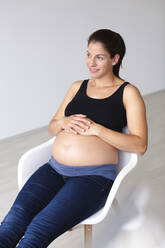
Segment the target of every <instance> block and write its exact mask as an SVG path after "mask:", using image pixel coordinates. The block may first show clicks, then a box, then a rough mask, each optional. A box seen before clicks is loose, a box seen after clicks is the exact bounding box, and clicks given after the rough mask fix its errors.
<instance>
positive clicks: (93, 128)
mask: <svg viewBox="0 0 165 248" xmlns="http://www.w3.org/2000/svg"><path fill="white" fill-rule="evenodd" d="M87 119H88V120H89V121H90V124H89V126H88V128H87V129H86V128H84V129H83V130H77V134H81V135H96V128H97V123H96V122H94V121H92V120H91V119H89V118H87Z"/></svg>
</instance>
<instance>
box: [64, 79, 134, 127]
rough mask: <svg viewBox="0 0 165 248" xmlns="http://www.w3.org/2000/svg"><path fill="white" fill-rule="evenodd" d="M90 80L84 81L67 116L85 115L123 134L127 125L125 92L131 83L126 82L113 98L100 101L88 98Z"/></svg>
mask: <svg viewBox="0 0 165 248" xmlns="http://www.w3.org/2000/svg"><path fill="white" fill-rule="evenodd" d="M88 81H89V79H87V80H84V81H83V82H82V84H81V86H80V88H79V90H78V91H77V93H76V95H75V96H74V98H73V99H72V100H71V101H70V102H69V103H68V105H67V106H66V108H65V112H64V113H65V116H69V115H73V114H85V115H87V118H89V119H91V120H93V121H94V122H96V123H98V124H101V125H103V126H105V127H107V128H110V129H112V130H115V131H118V132H121V131H122V128H123V127H124V126H126V125H127V120H126V111H125V108H124V105H123V90H124V87H125V86H126V85H127V84H129V82H124V83H123V84H122V85H121V86H120V87H119V88H118V89H117V90H116V91H115V92H114V93H113V94H112V95H111V96H109V97H106V98H102V99H98V98H92V97H89V96H87V94H86V89H87V83H88Z"/></svg>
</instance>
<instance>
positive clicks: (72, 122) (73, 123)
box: [63, 114, 91, 134]
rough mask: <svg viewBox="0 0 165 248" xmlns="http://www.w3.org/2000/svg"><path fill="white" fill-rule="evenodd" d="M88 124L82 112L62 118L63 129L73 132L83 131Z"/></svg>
mask: <svg viewBox="0 0 165 248" xmlns="http://www.w3.org/2000/svg"><path fill="white" fill-rule="evenodd" d="M90 124H91V122H90V121H89V120H88V119H87V117H86V115H83V114H74V115H70V116H64V118H63V129H64V130H65V131H67V132H72V133H74V134H77V133H78V131H85V130H86V129H88V128H89V126H90Z"/></svg>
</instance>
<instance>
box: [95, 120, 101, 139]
mask: <svg viewBox="0 0 165 248" xmlns="http://www.w3.org/2000/svg"><path fill="white" fill-rule="evenodd" d="M101 129H102V125H100V124H98V123H95V135H96V136H98V137H99V136H100V133H101Z"/></svg>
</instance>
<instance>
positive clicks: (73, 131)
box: [69, 128, 77, 134]
mask: <svg viewBox="0 0 165 248" xmlns="http://www.w3.org/2000/svg"><path fill="white" fill-rule="evenodd" d="M69 130H70V132H71V133H74V134H77V131H75V130H74V129H73V128H70V129H69Z"/></svg>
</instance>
